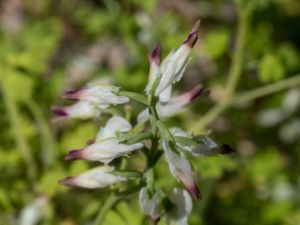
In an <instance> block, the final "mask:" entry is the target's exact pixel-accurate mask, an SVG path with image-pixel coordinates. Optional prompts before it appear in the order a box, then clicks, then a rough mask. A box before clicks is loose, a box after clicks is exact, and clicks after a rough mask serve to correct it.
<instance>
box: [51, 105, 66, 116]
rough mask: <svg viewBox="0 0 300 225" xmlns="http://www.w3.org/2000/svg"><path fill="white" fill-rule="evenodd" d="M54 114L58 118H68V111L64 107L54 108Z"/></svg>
mask: <svg viewBox="0 0 300 225" xmlns="http://www.w3.org/2000/svg"><path fill="white" fill-rule="evenodd" d="M52 112H53V114H55V115H56V116H57V117H67V116H68V113H67V112H66V109H65V108H64V107H59V106H54V107H52Z"/></svg>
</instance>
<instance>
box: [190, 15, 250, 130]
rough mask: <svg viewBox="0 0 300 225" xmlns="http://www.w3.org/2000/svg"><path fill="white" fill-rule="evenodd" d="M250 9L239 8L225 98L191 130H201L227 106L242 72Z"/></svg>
mask: <svg viewBox="0 0 300 225" xmlns="http://www.w3.org/2000/svg"><path fill="white" fill-rule="evenodd" d="M250 17H251V10H239V24H238V32H237V38H236V46H235V50H234V53H233V59H232V63H231V66H230V69H229V78H228V81H227V84H226V88H225V99H224V100H223V101H221V102H220V103H218V104H217V105H216V106H214V107H213V108H212V109H210V110H209V111H208V112H207V113H206V114H205V115H204V116H202V117H201V119H200V120H198V121H197V122H196V123H195V124H194V126H193V127H192V129H191V130H192V131H193V132H203V130H204V129H205V128H206V126H207V125H208V124H210V123H211V122H212V121H214V120H215V119H216V118H217V117H218V115H220V114H221V113H222V112H223V111H224V110H225V109H226V108H227V106H228V102H229V101H228V100H229V99H230V98H231V97H232V96H233V95H234V92H235V90H236V87H237V84H238V81H239V78H240V76H241V73H242V63H243V54H244V48H245V42H246V34H247V30H248V24H249V20H250Z"/></svg>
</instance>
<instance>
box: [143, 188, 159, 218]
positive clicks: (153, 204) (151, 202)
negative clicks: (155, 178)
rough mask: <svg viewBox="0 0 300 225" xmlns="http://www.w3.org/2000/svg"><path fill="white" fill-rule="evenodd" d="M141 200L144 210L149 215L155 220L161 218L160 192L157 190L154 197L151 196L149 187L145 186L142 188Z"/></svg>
mask: <svg viewBox="0 0 300 225" xmlns="http://www.w3.org/2000/svg"><path fill="white" fill-rule="evenodd" d="M139 202H140V207H141V210H142V212H143V213H144V214H145V215H147V216H149V217H150V218H151V219H152V220H153V221H157V220H159V218H160V212H159V203H160V196H159V192H158V191H156V192H155V193H154V194H153V196H152V197H150V196H149V194H148V192H147V188H146V187H143V188H142V189H141V190H140V194H139Z"/></svg>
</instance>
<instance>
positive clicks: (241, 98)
mask: <svg viewBox="0 0 300 225" xmlns="http://www.w3.org/2000/svg"><path fill="white" fill-rule="evenodd" d="M297 85H300V74H297V75H295V76H292V77H290V78H287V79H284V80H281V81H278V82H276V83H273V84H269V85H265V86H263V87H260V88H256V89H254V90H251V91H248V92H246V93H243V94H239V95H236V96H235V97H233V98H232V100H231V104H239V103H243V102H246V101H251V100H253V99H257V98H260V97H263V96H266V95H269V94H273V93H275V92H278V91H281V90H284V89H286V88H290V87H294V86H297Z"/></svg>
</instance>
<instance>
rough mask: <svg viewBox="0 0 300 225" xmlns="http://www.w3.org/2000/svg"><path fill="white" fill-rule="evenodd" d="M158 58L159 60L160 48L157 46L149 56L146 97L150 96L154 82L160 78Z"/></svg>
mask: <svg viewBox="0 0 300 225" xmlns="http://www.w3.org/2000/svg"><path fill="white" fill-rule="evenodd" d="M160 58H161V47H160V45H159V44H158V45H157V46H156V47H155V48H154V50H153V51H152V52H151V54H150V55H149V62H150V71H149V77H148V84H147V87H146V93H147V95H149V94H150V91H151V88H152V85H153V83H154V81H155V80H156V79H157V78H159V76H160V60H161V59H160Z"/></svg>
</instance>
